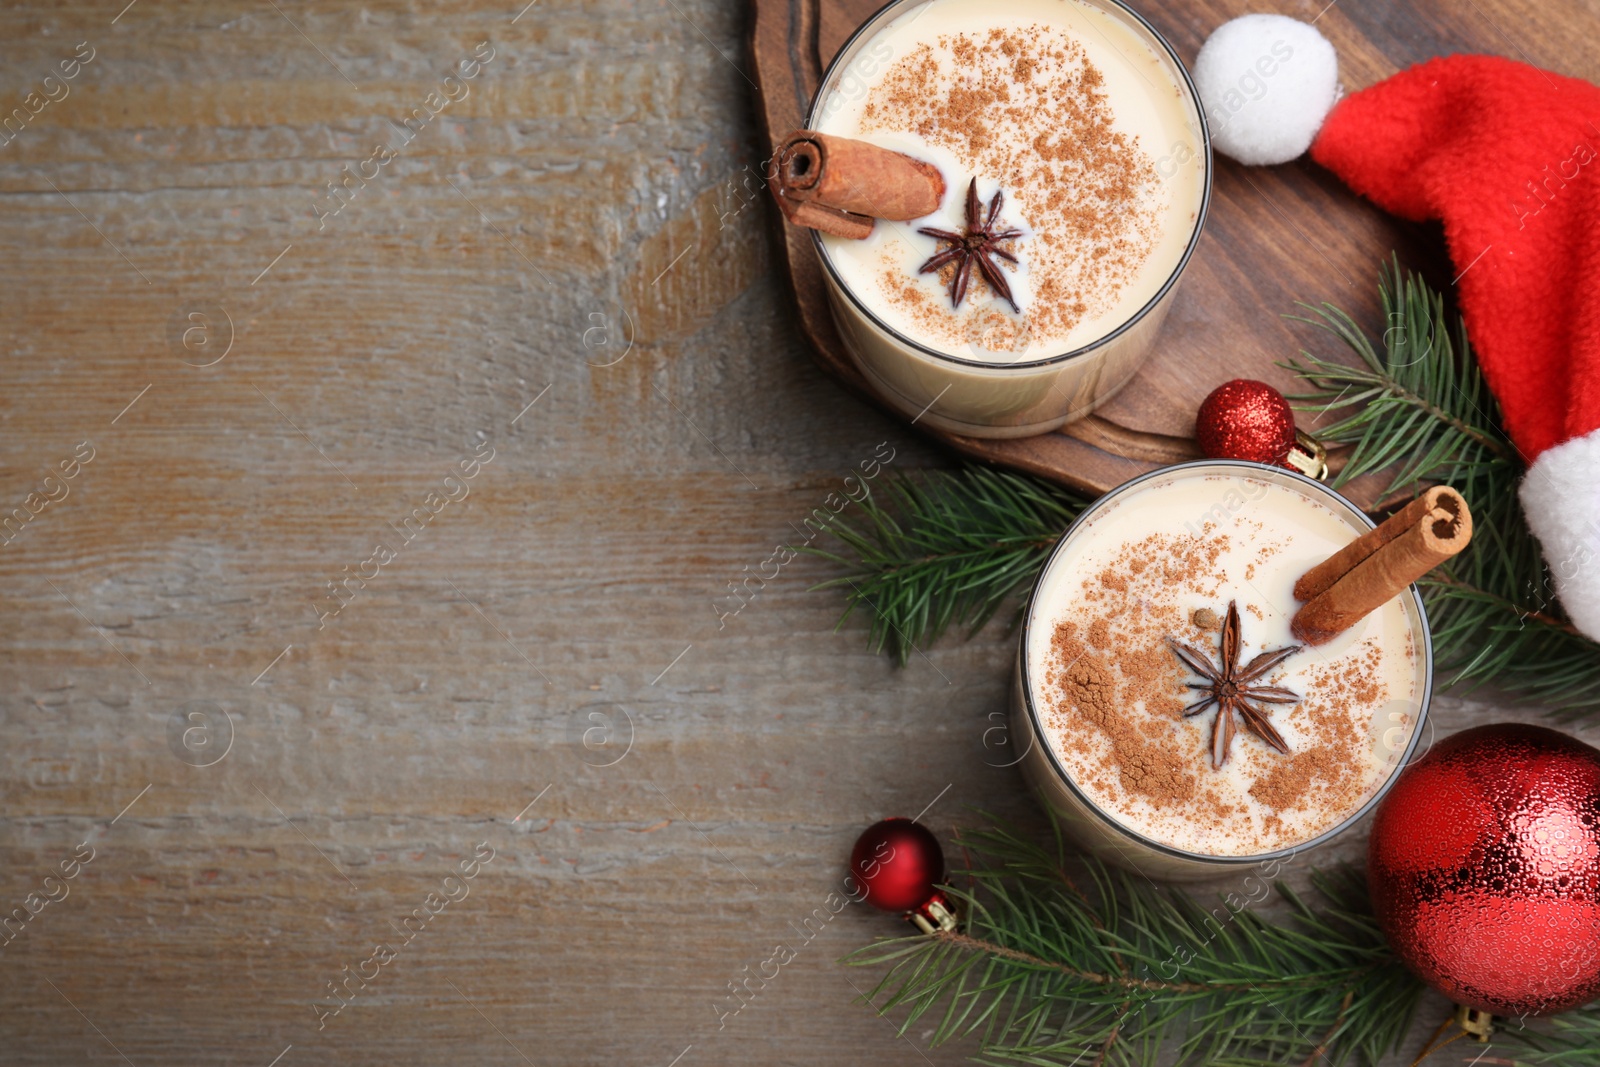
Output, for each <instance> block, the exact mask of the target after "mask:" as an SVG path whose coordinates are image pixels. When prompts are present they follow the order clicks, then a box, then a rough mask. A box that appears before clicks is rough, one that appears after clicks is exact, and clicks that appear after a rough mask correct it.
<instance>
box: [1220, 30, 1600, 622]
mask: <svg viewBox="0 0 1600 1067" xmlns="http://www.w3.org/2000/svg"><path fill="white" fill-rule="evenodd" d="M1195 82H1196V85H1197V86H1198V88H1199V90H1200V95H1201V99H1202V101H1203V102H1204V105H1205V108H1206V115H1207V120H1208V122H1209V123H1210V124H1211V126H1212V129H1213V132H1214V137H1213V144H1214V145H1215V147H1216V148H1217V150H1218V151H1220V152H1222V153H1224V154H1226V155H1230V156H1233V157H1234V158H1236V159H1238V160H1239V161H1240V162H1243V163H1250V164H1275V163H1286V162H1288V161H1289V160H1291V159H1294V158H1296V157H1297V156H1299V155H1300V154H1301V153H1302V152H1304V151H1306V150H1307V148H1308V147H1309V150H1310V152H1311V158H1312V159H1313V160H1314V161H1316V162H1317V163H1319V164H1321V165H1322V166H1324V167H1327V168H1328V169H1329V170H1331V171H1333V172H1334V173H1335V174H1337V175H1338V176H1339V177H1340V178H1341V179H1342V180H1343V181H1344V182H1345V184H1347V185H1348V186H1350V188H1352V189H1354V190H1355V191H1356V192H1358V193H1360V194H1361V195H1363V196H1365V197H1367V198H1368V199H1369V200H1371V201H1372V202H1373V203H1375V204H1377V205H1378V206H1379V207H1381V208H1383V209H1384V210H1386V211H1389V212H1391V213H1393V214H1395V215H1398V216H1400V217H1401V218H1405V219H1410V220H1412V221H1417V222H1420V221H1423V220H1425V219H1438V220H1440V221H1441V222H1442V223H1443V224H1444V237H1445V244H1446V246H1447V248H1448V250H1449V253H1450V258H1451V260H1452V262H1453V263H1454V265H1455V269H1456V271H1457V281H1456V285H1457V287H1458V290H1459V297H1460V304H1461V311H1462V316H1463V318H1464V319H1465V321H1466V326H1467V334H1468V337H1469V338H1470V340H1471V342H1472V345H1473V348H1474V349H1475V351H1476V354H1477V358H1478V363H1479V365H1480V366H1481V367H1482V369H1483V373H1484V377H1485V379H1486V380H1487V381H1488V383H1489V388H1490V389H1491V390H1492V391H1493V392H1494V395H1495V398H1496V399H1497V400H1498V401H1499V403H1500V409H1501V416H1502V423H1503V425H1504V426H1505V428H1506V432H1507V433H1508V434H1509V435H1510V437H1511V439H1512V441H1513V442H1515V444H1516V446H1517V449H1518V450H1519V451H1520V452H1521V453H1522V457H1523V459H1524V460H1526V461H1527V463H1528V465H1529V466H1528V473H1527V475H1526V476H1525V477H1524V478H1523V482H1522V490H1521V496H1522V505H1523V510H1524V512H1525V513H1526V514H1527V517H1528V525H1529V526H1530V527H1531V528H1532V530H1533V533H1534V535H1535V536H1536V537H1537V538H1538V539H1539V542H1540V545H1541V547H1542V548H1543V549H1544V554H1545V561H1546V562H1547V563H1548V565H1549V568H1550V572H1551V577H1552V578H1553V580H1554V582H1555V586H1556V591H1557V593H1558V594H1559V595H1560V597H1561V603H1562V606H1563V607H1564V608H1565V609H1566V613H1567V616H1568V617H1569V618H1570V619H1571V620H1572V622H1573V624H1574V625H1576V626H1577V627H1578V629H1580V630H1582V631H1583V632H1584V633H1585V634H1587V635H1589V636H1590V637H1592V638H1595V639H1596V640H1600V284H1597V283H1600V88H1597V87H1596V86H1594V85H1592V84H1591V83H1589V82H1587V81H1583V80H1582V79H1578V78H1568V77H1563V76H1562V75H1559V74H1553V73H1550V72H1548V71H1543V70H1540V69H1538V68H1536V67H1532V66H1529V65H1527V64H1524V63H1516V62H1513V61H1511V60H1508V59H1503V58H1500V57H1497V56H1477V55H1453V56H1445V57H1443V58H1439V59H1432V60H1429V61H1427V62H1426V63H1420V64H1418V65H1416V66H1414V67H1411V68H1409V69H1407V70H1404V71H1401V72H1400V73H1399V74H1396V75H1394V76H1393V77H1390V78H1388V79H1386V80H1384V81H1382V82H1379V83H1378V84H1376V85H1374V86H1371V87H1370V88H1367V89H1363V90H1361V91H1360V92H1357V93H1354V94H1353V95H1351V96H1348V97H1345V98H1344V99H1343V100H1338V99H1337V96H1338V87H1337V83H1338V66H1337V59H1336V57H1335V55H1334V51H1333V46H1332V45H1330V44H1329V43H1328V42H1327V40H1326V39H1325V38H1323V37H1322V35H1321V34H1320V33H1318V32H1317V31H1316V29H1315V28H1313V27H1311V26H1308V25H1306V24H1304V23H1301V22H1298V21H1296V20H1294V19H1290V18H1285V17H1283V16H1280V15H1246V16H1244V17H1243V18H1240V19H1235V20H1234V21H1232V22H1229V23H1227V24H1225V25H1224V26H1222V27H1221V28H1219V29H1218V30H1217V31H1216V33H1214V34H1213V35H1212V36H1211V39H1210V40H1208V41H1207V42H1206V44H1205V47H1203V48H1202V49H1201V50H1200V55H1199V57H1198V58H1197V59H1196V61H1195Z"/></svg>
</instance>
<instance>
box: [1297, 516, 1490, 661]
mask: <svg viewBox="0 0 1600 1067" xmlns="http://www.w3.org/2000/svg"><path fill="white" fill-rule="evenodd" d="M1471 540H1472V512H1471V511H1470V510H1469V509H1468V508H1467V502H1466V500H1465V499H1463V498H1462V496H1461V494H1460V493H1458V492H1456V491H1455V490H1454V489H1451V488H1450V487H1449V486H1436V487H1434V488H1432V489H1429V490H1428V491H1427V492H1426V493H1424V494H1423V495H1422V496H1420V497H1418V498H1417V499H1416V500H1413V501H1412V502H1411V503H1410V504H1407V505H1406V506H1405V507H1404V508H1402V509H1400V510H1399V511H1397V512H1395V514H1393V515H1391V516H1390V517H1389V518H1388V519H1387V520H1385V521H1384V522H1383V523H1382V524H1381V525H1379V526H1378V527H1377V528H1376V529H1373V530H1368V531H1367V532H1366V533H1365V534H1363V535H1361V536H1360V537H1358V538H1356V539H1355V540H1354V541H1352V542H1351V543H1350V544H1348V545H1346V546H1345V547H1344V548H1342V549H1340V550H1339V551H1338V552H1335V553H1334V554H1333V555H1332V556H1330V557H1328V559H1326V560H1324V561H1323V562H1322V563H1320V564H1318V565H1317V566H1315V567H1313V568H1311V569H1310V570H1309V571H1307V572H1306V573H1305V574H1304V575H1302V576H1301V578H1300V580H1299V581H1298V582H1296V583H1295V586H1294V595H1295V598H1296V599H1298V600H1301V601H1304V602H1305V604H1304V606H1303V607H1301V608H1300V610H1299V611H1298V612H1296V613H1295V616H1294V618H1293V619H1292V620H1291V621H1290V623H1289V629H1290V630H1291V631H1292V632H1293V634H1294V636H1295V638H1296V639H1297V640H1300V641H1303V642H1305V643H1306V644H1308V645H1320V644H1324V643H1326V642H1327V641H1330V640H1332V639H1333V638H1334V637H1335V636H1337V635H1338V634H1340V633H1342V632H1344V631H1345V630H1348V629H1349V628H1350V627H1352V626H1354V625H1355V624H1356V623H1357V622H1359V621H1360V620H1361V619H1362V618H1363V617H1364V616H1365V615H1366V614H1367V613H1368V612H1371V611H1374V610H1376V609H1377V608H1379V607H1381V606H1382V605H1383V604H1385V603H1387V602H1388V601H1389V600H1390V598H1392V597H1395V596H1398V595H1399V594H1400V593H1401V592H1403V591H1404V590H1405V588H1406V586H1408V585H1410V584H1411V583H1412V582H1414V581H1416V580H1417V579H1418V578H1421V577H1422V576H1423V575H1424V574H1427V573H1428V572H1429V571H1431V570H1432V569H1433V568H1435V567H1437V566H1438V565H1439V564H1441V563H1443V562H1444V561H1445V560H1447V559H1449V558H1450V557H1451V556H1454V555H1455V554H1456V553H1458V552H1460V551H1461V550H1462V549H1463V548H1466V547H1467V543H1468V542H1469V541H1471Z"/></svg>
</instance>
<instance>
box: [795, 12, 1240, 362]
mask: <svg viewBox="0 0 1600 1067" xmlns="http://www.w3.org/2000/svg"><path fill="white" fill-rule="evenodd" d="M935 2H937V0H888V3H886V4H884V5H883V6H882V7H880V8H879V9H878V10H877V11H875V12H873V13H872V14H871V15H869V16H868V17H867V18H866V20H865V21H863V22H862V23H861V25H860V26H857V27H856V29H855V32H854V33H852V34H851V35H850V36H849V37H847V38H845V42H844V44H842V45H840V46H839V54H838V55H836V56H834V57H833V60H832V62H830V63H829V64H828V66H827V69H826V70H824V71H823V73H822V80H821V81H820V82H818V83H817V92H816V95H815V96H814V97H813V98H812V100H811V106H810V107H808V108H807V109H806V129H809V130H814V129H816V120H817V112H818V110H819V109H820V108H821V107H822V103H823V100H824V99H825V98H826V95H827V90H828V86H829V83H830V82H831V81H832V80H833V77H834V75H835V74H836V73H838V71H839V68H840V66H841V64H844V63H845V62H846V61H847V59H850V60H853V59H854V58H855V50H856V49H857V48H858V47H859V46H860V45H862V44H864V43H865V42H866V39H867V38H868V36H869V31H871V32H873V33H875V32H877V30H878V29H879V28H880V24H881V23H882V22H883V21H884V19H885V16H887V15H888V14H889V13H890V12H891V11H892V10H893V9H895V8H901V7H912V6H915V5H917V4H924V3H927V4H931V3H935ZM1075 2H1078V3H1084V4H1087V5H1089V6H1098V7H1100V8H1101V9H1102V10H1103V9H1105V8H1116V9H1117V10H1118V11H1120V12H1121V13H1122V14H1124V15H1125V16H1127V17H1128V18H1129V19H1131V20H1133V21H1134V22H1135V23H1137V24H1138V25H1139V26H1140V27H1141V28H1142V29H1143V30H1144V32H1145V33H1147V34H1149V35H1150V37H1151V38H1152V39H1153V40H1154V41H1155V43H1156V44H1158V45H1160V46H1161V49H1162V51H1164V52H1165V53H1166V56H1167V58H1168V59H1169V60H1170V61H1171V62H1172V66H1173V68H1174V69H1175V70H1176V71H1177V73H1178V83H1177V84H1178V87H1179V88H1180V89H1181V90H1183V93H1184V99H1185V100H1186V101H1187V102H1188V103H1189V104H1190V105H1191V106H1192V107H1193V108H1194V114H1195V116H1196V117H1197V118H1198V120H1199V123H1200V148H1201V150H1202V151H1203V154H1204V156H1205V177H1204V180H1203V181H1202V183H1201V189H1200V207H1199V210H1197V211H1196V212H1195V216H1194V226H1193V228H1192V230H1191V231H1190V233H1189V240H1188V242H1187V243H1186V244H1185V245H1184V249H1183V255H1181V256H1180V257H1178V262H1177V263H1176V264H1175V265H1174V266H1173V268H1172V271H1171V273H1170V274H1168V275H1167V278H1166V280H1165V281H1163V282H1162V283H1161V288H1159V289H1157V290H1156V292H1155V294H1154V295H1153V296H1151V298H1150V299H1149V300H1147V301H1145V303H1144V304H1143V305H1142V306H1141V307H1140V308H1139V309H1138V310H1137V311H1135V312H1134V313H1133V314H1132V315H1131V316H1129V317H1128V318H1127V319H1126V320H1124V321H1123V322H1122V323H1121V324H1120V325H1119V326H1117V328H1116V329H1114V330H1112V331H1111V332H1110V333H1107V334H1103V335H1101V336H1100V337H1097V338H1095V339H1094V340H1092V341H1090V342H1088V343H1087V344H1083V345H1080V346H1079V347H1077V348H1074V349H1071V350H1069V351H1067V352H1059V353H1056V354H1055V355H1051V356H1043V357H1041V358H1039V359H1030V360H1023V361H1020V362H1016V363H994V362H990V361H987V360H981V359H969V358H968V357H966V356H954V355H951V354H950V353H948V352H940V351H938V350H937V349H935V348H931V347H929V346H928V345H925V344H923V343H922V342H921V341H918V340H915V339H914V338H911V337H907V336H906V335H905V334H903V333H901V332H900V331H898V330H896V329H895V328H894V327H893V326H890V325H889V324H888V323H886V322H884V321H883V320H882V319H881V318H879V317H878V315H877V314H875V313H874V312H873V310H872V309H871V308H869V307H867V306H866V304H865V302H863V301H862V300H861V298H860V297H859V296H857V295H856V293H855V291H854V290H852V289H851V288H850V287H849V286H848V285H846V284H845V282H844V279H843V278H841V277H840V276H839V271H838V269H837V268H835V267H834V265H833V260H832V259H831V258H830V257H829V255H828V249H827V246H826V245H825V244H823V242H822V232H821V231H820V230H812V231H811V244H812V247H813V248H814V249H815V250H816V253H817V258H818V259H819V260H821V261H822V268H823V270H824V271H825V272H826V273H827V275H828V278H829V280H830V281H831V282H832V283H833V285H834V287H835V288H836V289H838V290H839V292H841V293H843V294H844V295H845V298H846V299H847V300H849V301H850V303H851V305H852V306H853V307H854V308H855V309H856V310H857V311H858V312H860V313H861V314H862V315H863V316H864V317H865V318H866V320H867V321H868V322H869V323H871V324H872V325H873V326H874V327H876V328H877V329H879V330H882V331H883V332H884V333H885V334H887V335H888V336H889V337H890V338H892V339H893V340H895V341H897V342H899V343H900V344H903V345H906V346H907V347H909V348H911V349H913V350H914V351H915V352H916V353H917V354H918V355H922V356H926V357H928V358H930V359H934V360H939V361H943V362H946V363H952V364H955V365H956V366H959V367H973V368H978V369H983V370H990V371H1001V372H1003V371H1008V370H1019V371H1025V370H1039V369H1042V368H1044V367H1051V366H1055V365H1057V364H1060V363H1066V362H1069V361H1071V360H1073V359H1077V358H1079V357H1082V356H1089V355H1092V354H1094V353H1095V352H1096V351H1098V350H1100V349H1102V348H1104V347H1105V346H1106V345H1108V344H1110V343H1111V342H1112V341H1115V340H1116V339H1117V338H1119V337H1121V336H1122V335H1123V334H1124V333H1127V332H1128V331H1129V330H1131V329H1133V328H1134V327H1135V326H1137V325H1138V324H1139V323H1140V322H1142V321H1143V320H1144V319H1145V317H1146V316H1148V315H1149V314H1150V313H1151V312H1152V311H1154V310H1155V309H1156V308H1157V307H1160V306H1161V304H1162V301H1163V300H1165V299H1166V297H1167V296H1168V295H1169V294H1170V293H1171V292H1172V290H1173V288H1174V287H1175V286H1176V285H1177V284H1178V279H1179V278H1181V277H1182V276H1183V272H1184V268H1186V267H1187V266H1188V265H1189V260H1190V259H1192V258H1193V257H1194V252H1195V249H1196V248H1197V247H1199V244H1200V237H1201V235H1202V234H1203V233H1204V232H1205V224H1206V217H1207V215H1208V214H1209V212H1210V208H1211V194H1212V183H1213V173H1212V172H1213V168H1214V164H1215V160H1214V158H1213V155H1212V150H1211V125H1210V122H1209V121H1208V120H1207V119H1206V109H1205V108H1204V107H1203V106H1201V103H1200V91H1199V90H1198V89H1196V88H1195V84H1194V79H1193V78H1192V77H1191V76H1190V74H1189V68H1188V66H1187V65H1185V64H1184V62H1183V60H1182V59H1180V58H1179V57H1178V53H1177V51H1176V50H1175V49H1174V48H1173V47H1172V43H1171V42H1170V41H1168V40H1167V38H1166V37H1165V35H1163V34H1162V33H1161V31H1160V30H1157V29H1156V28H1155V27H1154V26H1152V25H1151V24H1150V22H1149V20H1147V19H1146V18H1145V17H1144V16H1143V15H1141V14H1139V13H1138V12H1137V11H1135V10H1133V8H1131V7H1129V6H1128V5H1127V4H1125V3H1123V2H1122V0H1075Z"/></svg>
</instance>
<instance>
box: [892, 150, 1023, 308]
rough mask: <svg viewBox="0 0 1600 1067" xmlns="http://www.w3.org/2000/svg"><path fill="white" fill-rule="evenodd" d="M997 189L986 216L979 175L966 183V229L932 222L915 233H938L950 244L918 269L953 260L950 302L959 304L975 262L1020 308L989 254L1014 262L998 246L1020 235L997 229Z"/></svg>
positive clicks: (925, 271) (993, 285)
mask: <svg viewBox="0 0 1600 1067" xmlns="http://www.w3.org/2000/svg"><path fill="white" fill-rule="evenodd" d="M1004 199H1005V198H1004V197H1003V196H1002V195H1001V193H1000V190H998V189H996V190H995V193H994V199H992V200H990V201H989V216H988V218H984V217H983V205H982V204H980V203H979V202H978V179H977V178H973V179H972V184H971V185H968V186H967V229H966V232H965V233H952V232H951V231H949V230H936V229H934V228H933V227H931V226H924V227H923V228H922V229H920V230H918V231H917V232H918V233H921V234H926V235H927V236H929V237H937V238H938V239H939V240H941V241H949V242H950V247H949V248H946V249H945V250H944V251H942V252H936V253H935V254H934V255H933V256H931V257H929V259H928V262H926V263H924V264H923V265H922V269H921V270H919V271H918V272H917V273H919V274H930V273H932V272H933V271H936V270H938V269H939V268H940V267H943V266H944V265H945V264H947V263H955V264H957V267H956V274H955V277H954V278H952V279H950V306H951V307H957V308H958V307H960V306H961V301H962V300H963V299H964V298H965V297H966V295H967V283H968V282H970V281H971V280H972V266H973V264H974V263H976V264H977V266H978V270H979V272H981V273H982V274H983V280H984V281H986V282H988V283H989V287H990V288H991V289H993V290H994V291H995V292H997V293H999V294H1000V295H1001V296H1003V297H1005V300H1006V303H1008V304H1010V305H1011V310H1013V311H1018V312H1020V311H1021V310H1022V309H1021V308H1019V307H1017V301H1016V299H1015V298H1013V297H1012V295H1011V286H1010V285H1008V284H1006V278H1005V273H1004V272H1003V271H1001V269H1000V265H999V264H998V263H996V262H994V260H992V259H990V258H989V257H990V256H999V257H1000V258H1001V259H1004V260H1008V261H1010V262H1012V263H1015V262H1017V257H1016V256H1014V255H1012V254H1011V253H1010V252H1007V251H1006V250H1005V249H1004V248H1001V247H1000V242H1002V241H1010V240H1012V239H1013V238H1017V237H1021V236H1022V231H1021V230H996V229H995V228H994V220H995V219H997V218H999V217H1000V205H1001V204H1002V203H1003V202H1004Z"/></svg>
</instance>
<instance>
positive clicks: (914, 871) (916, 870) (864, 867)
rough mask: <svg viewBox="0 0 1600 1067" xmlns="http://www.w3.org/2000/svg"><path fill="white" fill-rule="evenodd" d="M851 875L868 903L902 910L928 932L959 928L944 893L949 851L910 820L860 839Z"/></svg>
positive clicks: (873, 829)
mask: <svg viewBox="0 0 1600 1067" xmlns="http://www.w3.org/2000/svg"><path fill="white" fill-rule="evenodd" d="M850 872H851V873H852V874H854V875H855V876H856V878H857V879H858V880H859V881H860V882H861V886H862V890H863V892H864V893H865V896H864V897H862V899H864V900H865V901H866V902H867V903H868V904H871V905H872V906H874V907H877V908H882V909H883V910H884V911H898V912H902V913H904V914H905V917H906V918H907V919H908V920H910V921H911V922H912V923H913V924H915V925H916V926H917V927H918V928H919V929H921V930H922V931H923V932H924V933H933V932H934V931H935V930H941V929H942V930H952V929H954V928H955V925H956V924H955V910H954V908H952V907H951V905H950V901H949V898H947V897H946V896H945V895H944V893H942V892H941V891H940V890H939V889H938V884H939V883H940V882H942V881H944V849H942V848H940V847H939V839H938V838H936V837H934V836H933V834H932V832H930V831H929V830H928V828H927V827H925V826H923V825H922V824H921V823H919V822H913V821H912V820H910V819H884V820H883V821H882V822H876V823H873V824H872V825H871V826H869V827H867V828H866V830H864V831H863V832H862V834H861V836H860V837H858V838H856V847H855V849H854V850H853V851H852V852H851V853H850Z"/></svg>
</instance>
